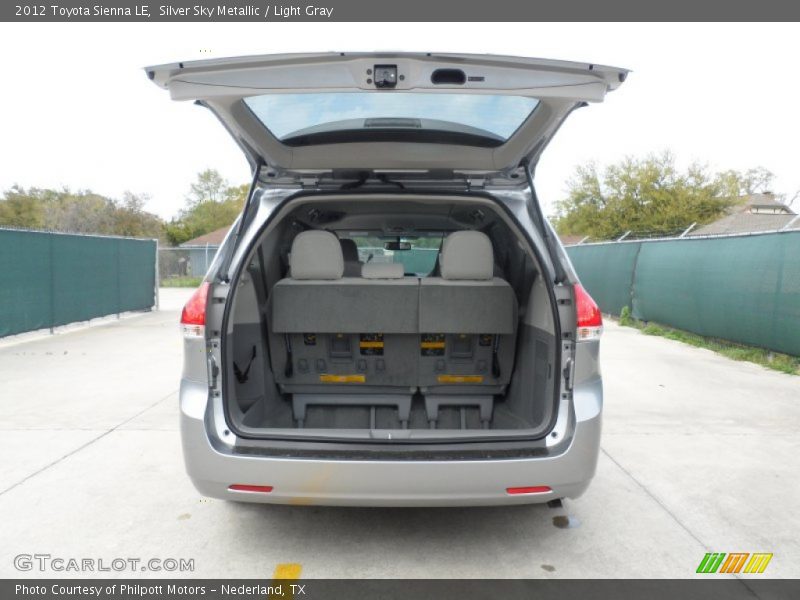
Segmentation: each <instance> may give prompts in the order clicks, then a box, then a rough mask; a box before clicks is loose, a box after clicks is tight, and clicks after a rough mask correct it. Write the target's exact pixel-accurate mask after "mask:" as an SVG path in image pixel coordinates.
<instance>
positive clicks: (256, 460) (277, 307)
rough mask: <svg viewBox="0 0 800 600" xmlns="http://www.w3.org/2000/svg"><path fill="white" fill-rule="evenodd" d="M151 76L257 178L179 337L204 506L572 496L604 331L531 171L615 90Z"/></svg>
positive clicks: (443, 63) (589, 460) (408, 62)
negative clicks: (215, 124)
mask: <svg viewBox="0 0 800 600" xmlns="http://www.w3.org/2000/svg"><path fill="white" fill-rule="evenodd" d="M146 72H147V75H148V77H149V78H150V79H151V80H152V81H153V82H154V83H156V84H157V85H158V86H160V87H162V88H164V89H166V90H168V91H169V93H170V95H171V97H172V98H173V99H174V100H193V101H194V102H195V103H196V104H199V105H201V106H204V107H206V108H207V109H208V110H210V111H211V112H212V113H213V114H214V115H215V116H216V117H217V118H218V119H219V121H220V122H221V124H222V126H223V127H225V128H226V129H227V130H228V132H229V133H230V134H231V136H233V138H234V140H235V141H236V143H237V144H238V145H239V146H240V147H241V149H242V152H243V153H244V155H245V157H246V158H247V160H248V161H249V163H250V166H251V167H252V172H253V181H252V187H251V189H250V194H249V197H248V200H247V202H246V205H245V207H244V209H243V211H242V214H241V216H240V218H239V220H238V221H237V222H236V223H235V224H234V226H233V228H232V229H231V232H230V233H229V234H228V237H227V239H226V240H225V242H224V243H223V245H222V247H221V248H220V250H219V252H218V254H217V256H216V258H215V260H214V262H213V264H212V266H211V268H210V270H209V272H208V274H207V276H206V278H205V281H204V283H203V284H202V285H201V286H200V288H199V289H198V290H197V291H196V293H195V294H194V295H193V296H192V298H191V300H189V302H188V303H187V305H186V307H185V308H184V310H183V315H182V318H181V322H182V325H183V334H184V344H185V362H184V367H183V378H182V380H181V392H180V415H181V417H180V418H181V433H182V437H183V451H184V456H185V460H186V469H187V471H188V473H189V476H190V477H191V479H192V481H193V482H194V485H195V486H196V487H197V489H198V490H199V491H200V492H201V493H203V494H205V495H207V496H212V497H216V498H224V499H228V500H238V501H247V502H273V503H293V504H340V505H389V506H392V505H394V506H431V505H460V504H465V505H468V504H473V505H479V504H522V503H531V502H546V501H549V500H554V499H557V498H564V497H570V498H574V497H577V496H579V495H580V494H581V493H582V492H583V491H584V490H585V489H586V488H587V486H588V485H589V481H590V480H591V478H592V476H593V474H594V472H595V466H596V463H597V456H598V451H599V443H600V420H601V411H602V398H603V395H602V394H603V392H602V382H601V376H600V369H599V364H598V346H599V338H600V334H601V331H602V320H601V315H600V312H599V310H598V308H597V306H596V305H595V303H594V302H593V301H592V299H591V298H590V297H589V296H588V294H587V293H586V292H585V291H584V290H583V288H581V286H580V284H579V282H578V279H577V277H576V276H575V272H574V271H573V269H572V267H571V265H570V262H569V260H568V258H567V256H566V254H565V253H564V250H563V248H562V247H561V245H560V244H559V242H558V239H557V238H556V236H555V235H554V233H553V230H552V228H551V227H550V225H549V224H548V222H547V221H546V220H545V218H544V217H543V215H542V210H541V207H540V205H539V202H538V201H537V198H536V194H535V191H534V186H533V173H534V170H535V167H536V164H537V161H538V160H539V157H540V155H541V153H542V151H543V150H544V148H545V147H546V146H547V144H548V142H549V141H550V139H551V138H552V136H553V135H554V134H555V132H556V130H557V129H558V128H559V126H560V125H561V123H562V121H563V120H564V119H565V118H566V117H567V116H568V115H569V114H570V113H571V112H572V111H573V110H574V109H575V108H577V107H581V106H584V105H585V104H586V103H588V102H600V101H602V100H603V98H604V96H605V95H606V93H607V92H609V91H611V90H614V89H615V88H617V87H618V86H619V85H620V84H621V83H622V82H623V81H624V79H625V76H626V74H627V72H626V71H625V70H623V69H617V68H611V67H603V66H598V65H591V64H580V63H568V62H560V61H550V60H538V59H528V58H510V57H501V56H480V55H457V54H402V53H401V54H397V53H375V54H348V53H340V54H308V55H305V54H295V55H279V56H259V57H245V58H234V59H223V60H207V61H198V62H185V63H178V64H169V65H162V66H157V67H149V68H147V69H146Z"/></svg>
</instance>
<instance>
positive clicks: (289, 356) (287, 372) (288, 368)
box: [283, 333, 294, 379]
mask: <svg viewBox="0 0 800 600" xmlns="http://www.w3.org/2000/svg"><path fill="white" fill-rule="evenodd" d="M283 342H284V344H285V345H286V368H285V369H284V370H283V374H284V375H285V376H286V378H287V379H289V378H290V377H291V376H292V375H293V374H294V366H293V361H292V340H291V339H290V338H289V334H288V333H284V334H283Z"/></svg>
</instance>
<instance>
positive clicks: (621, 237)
mask: <svg viewBox="0 0 800 600" xmlns="http://www.w3.org/2000/svg"><path fill="white" fill-rule="evenodd" d="M631 233H633V232H632V231H626V232H625V233H623V234H622V235H621V236H620V237H619V239H618V240H617V241H618V242H621V241H622V240H624V239H625V238H626V237H628V236H629V235H630V234H631Z"/></svg>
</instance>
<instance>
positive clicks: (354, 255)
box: [339, 238, 358, 262]
mask: <svg viewBox="0 0 800 600" xmlns="http://www.w3.org/2000/svg"><path fill="white" fill-rule="evenodd" d="M339 245H340V246H341V247H342V256H343V257H344V261H345V262H358V246H356V243H355V242H354V241H353V240H351V239H349V238H340V239H339Z"/></svg>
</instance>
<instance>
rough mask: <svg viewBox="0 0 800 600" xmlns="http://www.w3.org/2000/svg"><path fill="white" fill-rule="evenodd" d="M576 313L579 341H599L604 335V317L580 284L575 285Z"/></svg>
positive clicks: (577, 337)
mask: <svg viewBox="0 0 800 600" xmlns="http://www.w3.org/2000/svg"><path fill="white" fill-rule="evenodd" d="M575 312H576V313H577V316H578V333H577V336H576V339H577V341H579V342H581V341H585V340H597V339H600V335H601V334H602V333H603V315H602V314H601V313H600V307H599V306H597V302H595V301H594V300H593V299H592V297H591V296H590V295H589V293H588V292H587V291H586V290H585V289H583V286H582V285H581V284H580V283H576V284H575Z"/></svg>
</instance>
